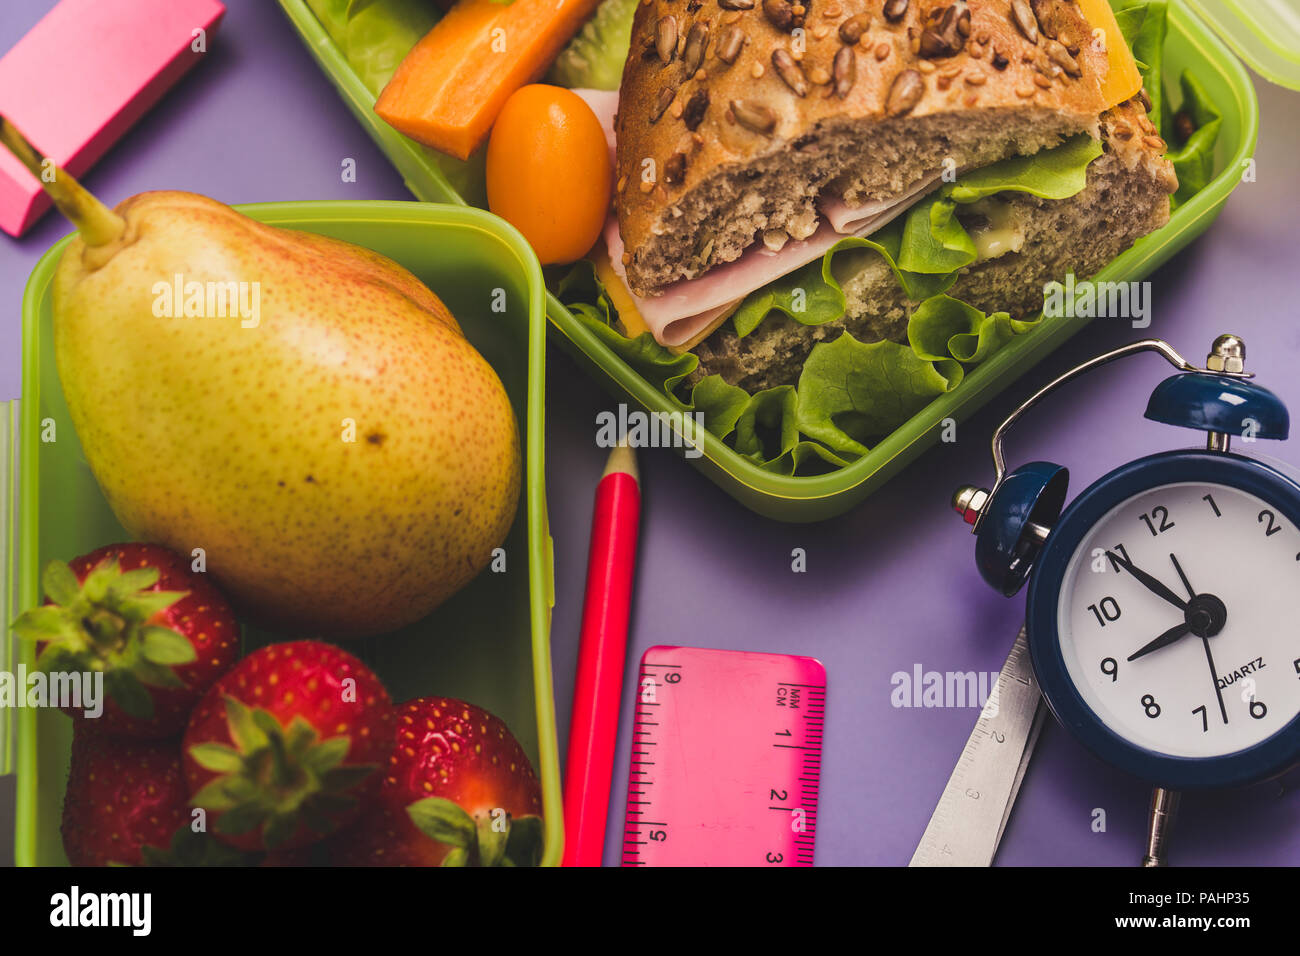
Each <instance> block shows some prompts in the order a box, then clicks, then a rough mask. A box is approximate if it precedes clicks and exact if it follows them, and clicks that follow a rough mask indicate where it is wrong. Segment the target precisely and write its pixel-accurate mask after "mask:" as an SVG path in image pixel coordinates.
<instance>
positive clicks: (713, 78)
mask: <svg viewBox="0 0 1300 956" xmlns="http://www.w3.org/2000/svg"><path fill="white" fill-rule="evenodd" d="M1107 69H1108V60H1107V56H1106V53H1105V51H1104V50H1103V49H1101V45H1100V44H1097V43H1095V42H1094V40H1093V38H1092V33H1091V27H1090V26H1089V25H1088V23H1087V21H1086V20H1084V18H1083V16H1082V15H1081V14H1080V12H1079V10H1078V7H1077V6H1076V5H1075V4H1074V3H1073V2H1070V0H642V4H641V6H640V7H638V9H637V12H636V16H635V19H634V22H633V26H632V49H631V53H630V54H629V56H628V59H627V64H626V66H625V67H624V70H623V82H622V87H621V90H620V100H619V104H620V105H619V112H618V117H617V119H616V125H615V128H616V130H617V135H618V150H617V187H618V196H617V199H616V206H617V210H618V219H619V230H620V232H621V234H622V237H623V242H624V245H625V246H626V248H627V256H626V257H625V265H626V268H627V277H628V283H629V285H630V286H631V288H632V289H633V291H635V292H637V293H638V294H640V295H653V294H655V293H656V292H659V291H661V290H662V288H663V286H665V285H667V284H668V283H670V282H673V281H675V280H677V279H682V278H694V277H696V276H698V275H700V274H701V273H703V272H705V271H707V270H708V269H709V268H710V267H711V266H714V265H716V264H718V263H722V262H730V261H732V260H734V259H736V258H738V257H739V256H740V255H741V253H742V252H743V251H744V250H745V249H746V248H747V247H749V246H750V245H752V244H753V243H754V242H755V241H757V240H759V239H763V240H764V241H766V242H767V243H768V245H769V246H776V245H779V244H781V243H783V242H784V241H785V237H787V236H793V237H794V238H797V239H802V238H806V237H807V236H808V235H810V234H811V233H812V231H813V230H814V229H815V228H816V225H817V211H816V207H815V200H816V199H817V197H818V196H819V195H822V194H825V195H827V196H835V197H839V198H842V199H843V200H844V201H845V202H846V203H847V204H848V205H849V206H853V207H857V206H860V205H862V204H864V203H867V202H872V201H877V200H887V199H890V198H892V197H895V196H899V195H901V194H903V193H905V192H906V191H907V190H908V188H909V187H911V186H913V185H915V184H917V183H919V182H921V181H922V180H924V179H926V178H927V177H929V176H932V175H934V174H935V173H937V172H939V171H941V170H942V169H943V168H944V165H945V161H949V160H950V161H951V163H952V164H955V166H956V168H957V169H958V170H963V169H968V168H973V167H977V166H983V165H987V164H989V163H992V162H996V161H997V160H999V159H1003V158H1005V157H1007V156H1010V155H1014V154H1030V153H1035V152H1037V151H1038V150H1040V149H1044V148H1049V147H1052V146H1055V145H1057V144H1058V143H1059V142H1060V141H1061V140H1062V139H1064V138H1065V137H1067V136H1069V135H1072V134H1074V133H1078V132H1081V131H1085V130H1086V131H1089V132H1091V133H1092V134H1093V135H1094V136H1095V135H1096V133H1097V117H1098V115H1099V114H1100V113H1101V112H1102V111H1103V110H1104V109H1105V108H1106V105H1107V104H1106V102H1105V99H1104V97H1103V95H1102V92H1101V84H1102V81H1103V80H1104V77H1105V72H1106V70H1107ZM949 168H951V165H950V167H949Z"/></svg>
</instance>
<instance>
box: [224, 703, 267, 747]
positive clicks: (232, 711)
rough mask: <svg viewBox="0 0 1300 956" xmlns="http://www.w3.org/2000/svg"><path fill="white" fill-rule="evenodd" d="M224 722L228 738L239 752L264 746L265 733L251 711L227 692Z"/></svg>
mask: <svg viewBox="0 0 1300 956" xmlns="http://www.w3.org/2000/svg"><path fill="white" fill-rule="evenodd" d="M226 723H227V726H229V728H230V739H231V740H233V741H234V742H235V747H236V748H238V749H239V752H240V753H243V754H251V753H252V752H254V751H256V750H260V749H261V748H262V747H265V746H266V742H267V741H266V733H265V732H264V731H263V730H262V728H261V727H259V726H258V725H257V721H256V720H254V719H253V711H252V710H250V709H249V708H248V707H246V706H244V704H243V703H242V702H240V701H239V700H236V699H235V698H234V697H231V696H230V695H229V694H227V695H226Z"/></svg>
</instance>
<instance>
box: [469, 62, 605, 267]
mask: <svg viewBox="0 0 1300 956" xmlns="http://www.w3.org/2000/svg"><path fill="white" fill-rule="evenodd" d="M612 179H613V170H612V169H611V166H610V159H609V145H608V143H607V142H606V140H605V131H604V130H603V129H602V128H601V126H600V120H598V119H596V114H595V113H593V112H592V111H591V107H589V106H588V105H587V104H586V103H585V102H583V100H582V97H580V96H578V94H576V93H574V92H572V91H571V90H566V89H564V88H563V87H559V86H546V85H543V84H540V83H535V84H533V85H531V86H524V87H520V88H519V89H518V90H516V91H515V92H514V93H512V94H511V96H510V98H509V99H508V100H506V103H505V106H503V107H502V108H501V113H500V115H499V116H498V117H497V121H496V123H495V124H493V126H492V136H491V138H490V139H489V140H488V150H487V196H488V208H489V209H491V210H492V211H493V212H494V213H496V214H497V215H498V216H500V217H501V218H502V219H505V220H506V221H507V222H509V223H510V224H511V225H513V226H514V227H515V228H516V229H518V230H519V231H520V232H521V233H523V235H524V238H525V239H527V240H528V242H529V244H530V245H532V247H533V250H534V251H535V252H536V253H537V258H539V259H540V260H541V261H542V264H543V265H553V264H556V263H563V262H573V261H575V260H577V259H581V258H582V257H583V256H584V255H586V253H587V251H588V250H589V249H590V248H591V247H592V246H593V245H595V243H596V240H597V239H598V238H600V232H601V229H602V228H603V227H604V225H605V217H606V215H607V214H608V212H609V199H610V191H611V186H612V183H611V180H612Z"/></svg>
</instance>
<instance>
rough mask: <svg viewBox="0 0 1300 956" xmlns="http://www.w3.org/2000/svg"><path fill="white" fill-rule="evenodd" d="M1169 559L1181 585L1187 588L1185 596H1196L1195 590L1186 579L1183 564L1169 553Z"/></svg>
mask: <svg viewBox="0 0 1300 956" xmlns="http://www.w3.org/2000/svg"><path fill="white" fill-rule="evenodd" d="M1169 560H1170V561H1172V562H1174V570H1175V571H1177V572H1178V576H1179V577H1180V578H1181V579H1182V581H1183V587H1185V588H1187V596H1188V597H1189V598H1194V597H1196V591H1195V589H1193V587H1192V583H1191V582H1190V581H1188V580H1187V575H1186V574H1184V573H1183V566H1182V565H1181V564H1179V563H1178V559H1177V558H1176V557H1174V556H1173V555H1172V554H1170V555H1169Z"/></svg>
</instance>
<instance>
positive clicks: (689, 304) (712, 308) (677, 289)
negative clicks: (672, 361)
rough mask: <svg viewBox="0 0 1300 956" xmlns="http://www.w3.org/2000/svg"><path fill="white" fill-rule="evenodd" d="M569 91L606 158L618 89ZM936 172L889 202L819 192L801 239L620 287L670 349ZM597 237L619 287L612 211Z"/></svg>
mask: <svg viewBox="0 0 1300 956" xmlns="http://www.w3.org/2000/svg"><path fill="white" fill-rule="evenodd" d="M574 92H575V93H577V94H578V95H579V96H581V97H582V98H583V100H585V101H586V103H587V105H588V106H590V107H591V109H592V112H594V113H595V114H596V118H597V119H599V120H600V122H601V125H602V127H604V130H605V138H606V140H607V141H608V143H609V148H610V154H611V156H612V155H613V152H614V146H615V137H614V114H615V112H616V111H617V110H618V94H617V93H613V92H607V91H604V90H574ZM940 177H941V174H940V173H935V174H934V175H933V176H930V177H927V178H926V179H924V180H922V181H921V182H919V183H917V184H916V185H915V186H913V187H912V188H911V189H909V190H908V191H907V192H906V193H905V194H904V195H902V196H900V197H898V198H896V199H892V200H881V201H879V202H874V203H868V204H866V205H864V206H858V207H855V208H849V207H848V206H846V205H845V204H844V203H843V202H842V201H841V200H840V199H839V198H838V197H826V198H825V199H823V200H819V202H818V211H819V212H820V213H821V216H822V222H821V224H820V225H819V226H818V227H817V230H816V231H815V232H814V233H813V234H812V235H811V236H809V237H808V238H807V239H791V240H789V241H787V242H786V244H785V245H784V246H782V247H781V248H780V249H778V250H772V249H769V248H767V247H766V246H765V245H763V243H761V242H756V243H754V245H752V246H750V247H749V248H748V249H746V250H745V252H744V253H743V254H742V255H741V256H740V258H739V259H736V260H734V261H732V262H725V263H722V264H721V265H716V266H714V267H713V268H711V269H709V270H708V271H707V272H706V273H704V274H703V275H702V276H699V277H697V278H694V279H682V280H679V281H677V282H674V283H671V284H670V285H667V286H665V287H664V288H663V290H662V292H661V293H660V294H659V295H653V296H639V295H636V294H635V293H633V292H632V291H631V289H626V292H627V295H628V296H629V297H630V298H631V299H632V301H633V302H634V303H635V304H636V308H637V311H638V312H640V313H641V318H642V319H643V320H644V322H645V324H646V328H648V329H649V330H650V332H651V334H652V335H654V337H655V341H657V342H658V343H659V344H660V345H664V346H667V347H669V348H672V347H675V346H681V345H684V344H686V343H688V342H690V341H691V340H692V339H694V338H695V337H697V336H698V335H700V333H702V332H704V331H705V330H706V329H708V328H709V326H710V325H711V324H712V323H714V322H716V321H717V320H718V319H719V318H720V317H722V316H725V315H727V314H728V313H730V312H731V311H732V310H733V309H734V308H735V307H736V306H737V305H738V304H739V303H740V301H741V300H742V299H744V298H745V296H747V295H749V294H750V293H751V292H753V291H754V290H755V289H761V288H762V287H763V286H765V285H767V284H768V283H770V282H772V281H774V280H776V279H779V278H781V276H783V275H787V274H789V273H791V272H794V271H795V270H796V269H798V268H800V267H801V266H805V265H807V264H808V263H810V262H813V261H815V260H817V259H820V258H821V257H822V256H824V255H825V254H826V252H827V250H828V249H830V248H831V246H833V245H835V243H837V242H839V241H840V240H841V239H843V238H844V237H845V236H867V235H870V234H871V233H873V232H875V231H876V230H877V229H881V228H883V227H884V226H886V225H888V224H889V223H890V222H892V221H893V220H894V219H896V218H897V217H898V216H901V215H902V214H903V213H904V212H906V211H907V210H908V209H910V208H911V207H912V206H913V205H914V204H915V203H916V201H917V200H918V199H920V198H921V197H922V196H923V195H925V194H926V193H928V192H929V191H930V190H931V189H933V188H934V186H935V185H936V184H937V183H938V182H939V180H940ZM604 237H605V248H606V249H607V250H608V251H609V259H610V266H611V267H612V268H613V271H614V274H615V275H616V276H617V277H618V279H619V281H620V282H622V283H623V285H624V286H625V287H626V286H627V270H626V269H625V268H624V266H623V252H624V248H623V238H622V236H621V235H620V234H619V230H618V217H617V216H615V215H613V214H611V215H610V217H609V219H608V220H606V222H605V233H604Z"/></svg>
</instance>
